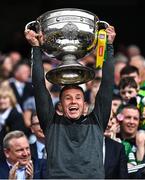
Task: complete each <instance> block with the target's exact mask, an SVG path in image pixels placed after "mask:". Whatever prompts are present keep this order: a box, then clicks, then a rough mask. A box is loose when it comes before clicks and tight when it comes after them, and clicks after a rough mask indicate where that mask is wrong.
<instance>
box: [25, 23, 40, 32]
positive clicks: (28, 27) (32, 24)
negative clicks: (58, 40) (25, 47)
mask: <svg viewBox="0 0 145 180" xmlns="http://www.w3.org/2000/svg"><path fill="white" fill-rule="evenodd" d="M36 25H38V32H40V31H41V26H40V23H39V21H31V22H29V23H27V24H26V26H25V31H26V30H28V29H30V28H32V27H35V28H36Z"/></svg>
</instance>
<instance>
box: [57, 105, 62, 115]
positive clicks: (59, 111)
mask: <svg viewBox="0 0 145 180" xmlns="http://www.w3.org/2000/svg"><path fill="white" fill-rule="evenodd" d="M57 108H58V110H56V112H57V114H59V115H60V116H62V115H63V108H62V104H61V102H59V103H58V105H57Z"/></svg>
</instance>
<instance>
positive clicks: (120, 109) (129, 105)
mask: <svg viewBox="0 0 145 180" xmlns="http://www.w3.org/2000/svg"><path fill="white" fill-rule="evenodd" d="M124 109H134V110H137V111H138V113H139V118H141V112H140V109H139V108H138V107H137V106H136V105H134V104H131V103H128V104H125V105H123V104H122V105H120V107H119V108H118V110H117V114H118V113H121V112H122V111H123V110H124Z"/></svg>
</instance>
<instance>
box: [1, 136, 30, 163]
mask: <svg viewBox="0 0 145 180" xmlns="http://www.w3.org/2000/svg"><path fill="white" fill-rule="evenodd" d="M4 153H5V156H6V158H7V160H8V161H9V162H10V163H11V164H12V165H13V164H15V163H16V162H19V165H20V166H25V165H26V164H27V163H28V162H29V160H30V159H31V153H30V147H29V143H28V140H27V138H26V137H24V136H23V137H20V138H12V139H11V140H10V141H9V147H7V148H6V149H5V150H4Z"/></svg>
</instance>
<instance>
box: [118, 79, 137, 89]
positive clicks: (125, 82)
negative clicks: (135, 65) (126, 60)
mask: <svg viewBox="0 0 145 180" xmlns="http://www.w3.org/2000/svg"><path fill="white" fill-rule="evenodd" d="M127 86H129V87H131V88H135V89H138V85H137V83H136V81H135V80H134V78H133V77H124V78H122V79H121V80H120V83H119V89H124V88H125V87H127Z"/></svg>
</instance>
